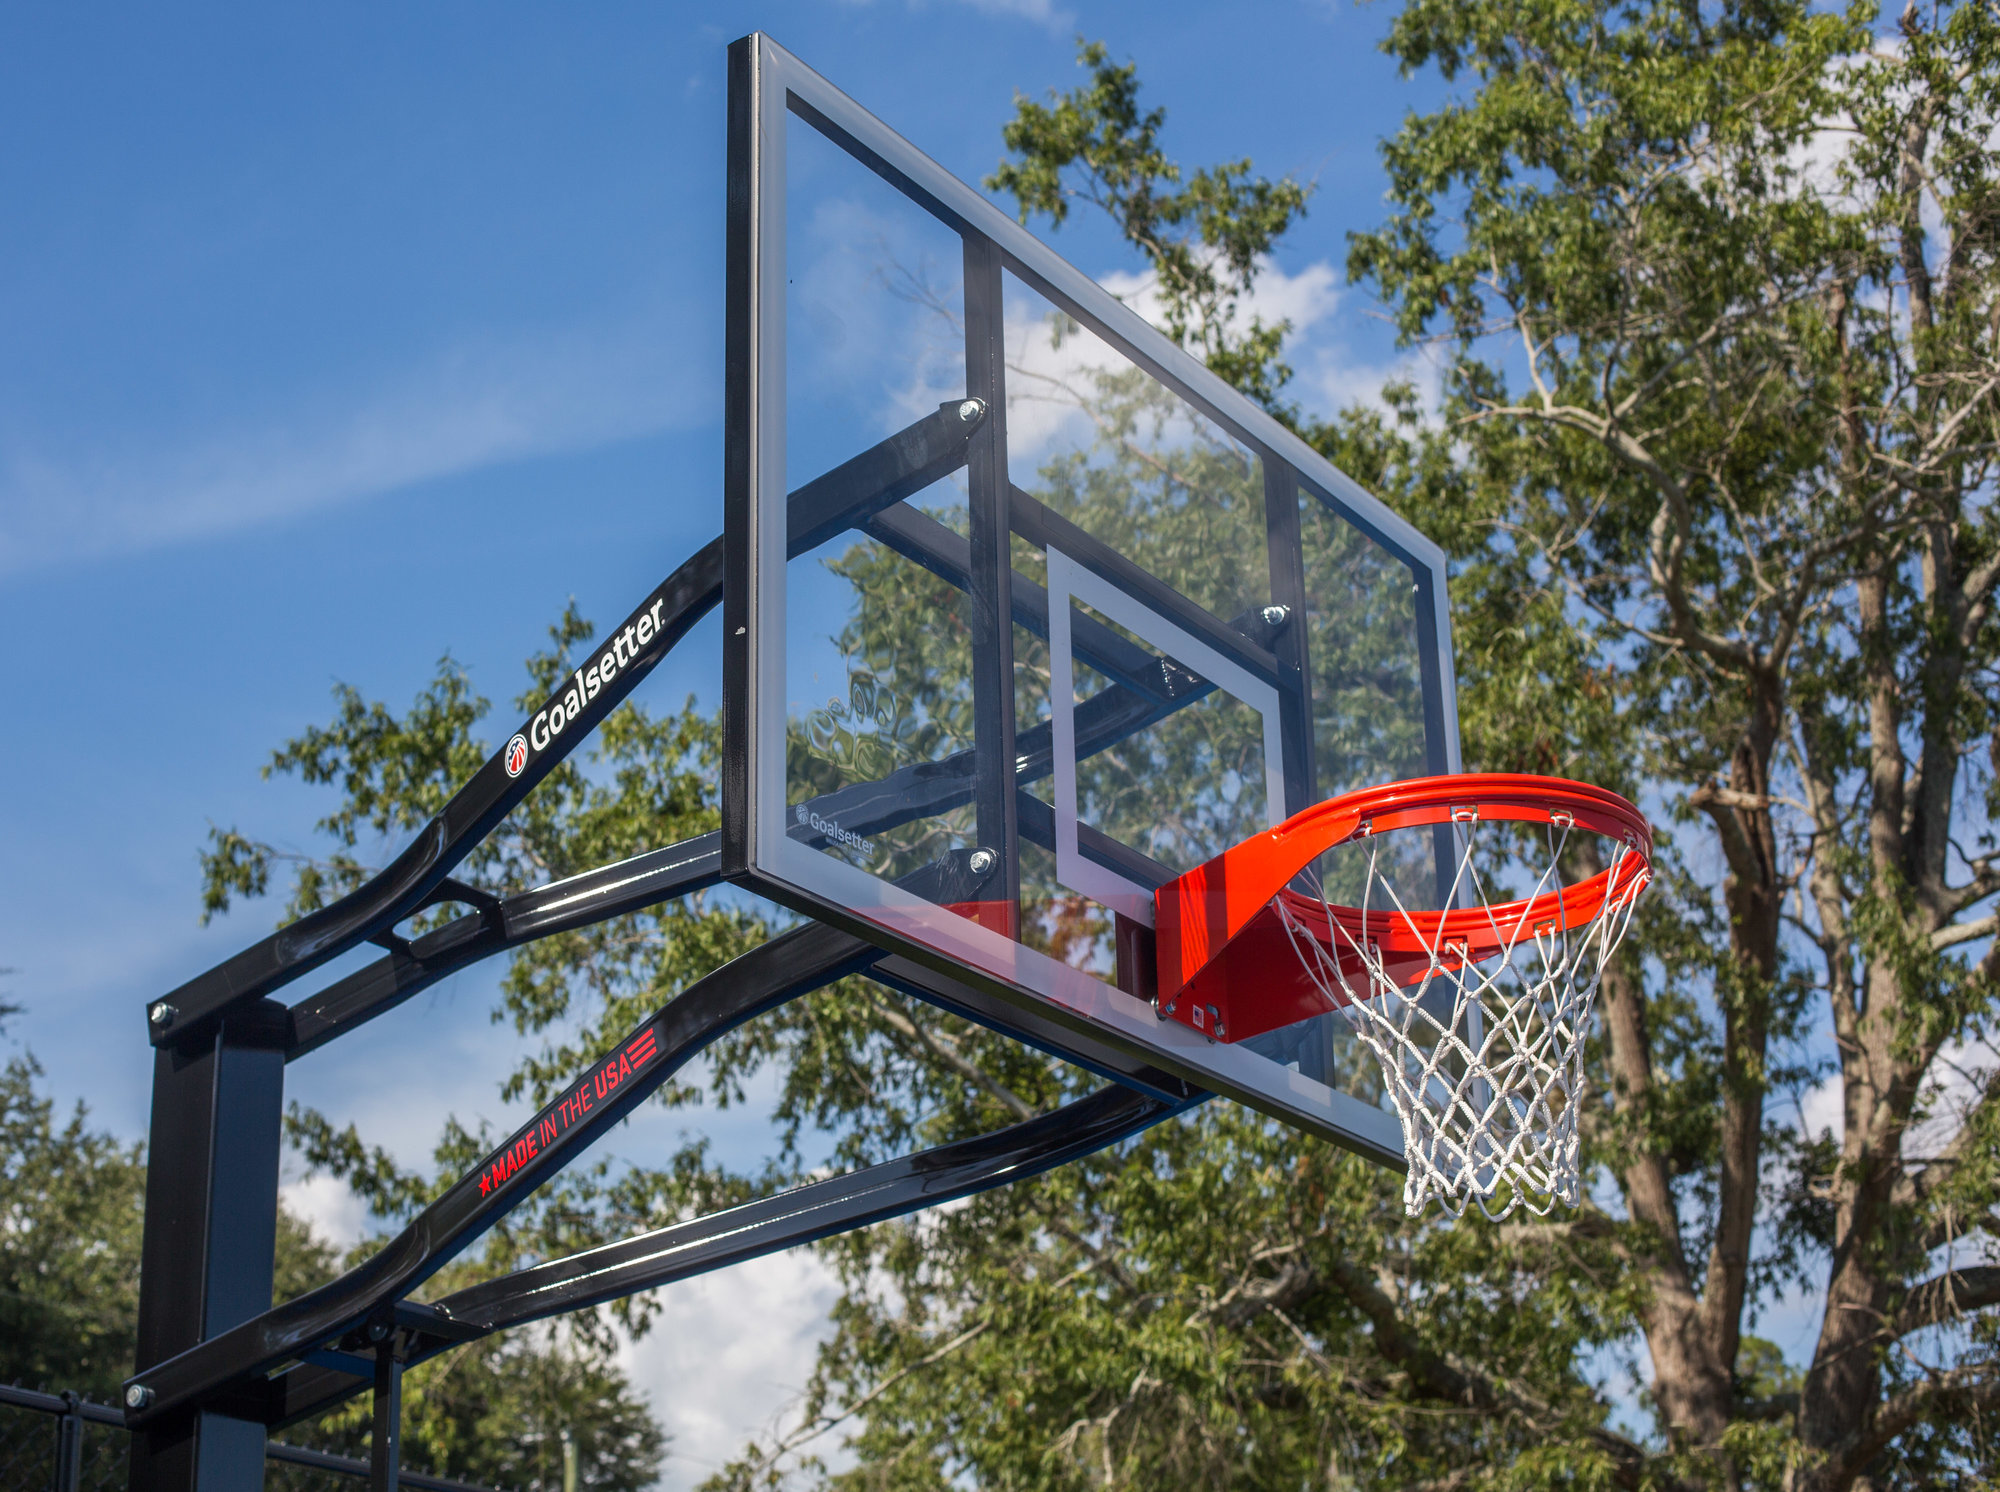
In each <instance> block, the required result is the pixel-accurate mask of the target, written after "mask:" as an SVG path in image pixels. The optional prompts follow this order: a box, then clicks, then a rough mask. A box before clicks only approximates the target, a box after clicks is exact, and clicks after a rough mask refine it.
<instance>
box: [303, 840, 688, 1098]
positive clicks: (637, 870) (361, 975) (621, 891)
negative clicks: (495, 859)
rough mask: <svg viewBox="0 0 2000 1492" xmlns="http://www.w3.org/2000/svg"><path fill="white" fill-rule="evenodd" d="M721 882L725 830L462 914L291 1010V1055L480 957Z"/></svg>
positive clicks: (307, 1049)
mask: <svg viewBox="0 0 2000 1492" xmlns="http://www.w3.org/2000/svg"><path fill="white" fill-rule="evenodd" d="M721 879H722V836H721V835H720V834H714V833H709V834H701V835H697V836H696V837H695V838H693V839H687V840H683V841H682V842H681V843H679V844H671V845H668V846H666V847H665V848H664V849H658V850H649V851H648V852H646V853H645V854H643V855H634V856H633V857H632V858H631V859H630V860H620V861H619V862H617V863H616V864H615V865H602V866H599V867H598V868H597V869H595V870H587V871H585V872H584V873H583V874H581V875H576V876H571V877H570V878H569V879H568V880H566V881H556V882H553V883H552V884H550V885H546V886H536V887H534V888H533V889H532V890H528V891H517V892H515V893H513V894H512V895H510V896H503V897H500V898H498V899H496V900H495V901H494V902H493V904H492V906H491V907H490V908H485V909H482V910H481V911H480V912H477V913H475V914H472V915H470V916H465V917H458V918H454V919H453V920H452V921H450V922H448V923H446V924H445V925H444V926H443V927H440V928H438V929H436V930H435V931H434V932H429V933H426V934H425V935H424V936H423V937H421V938H417V939H415V940H414V941H413V942H411V943H409V944H408V945H407V946H405V947H403V948H400V949H397V950H396V951H395V952H393V953H391V954H390V955H389V956H388V957H386V958H378V959H376V960H375V962H373V963H372V964H369V965H368V966H367V967H366V968H362V969H357V970H356V971H355V972H354V973H352V974H349V975H348V976H347V977H346V978H344V979H338V980H335V981H334V982H333V983H332V984H330V985H328V986H327V987H326V988H325V989H323V990H320V991H318V992H317V993H315V994H312V995H308V996H307V997H306V998H305V999H303V1000H301V1001H300V1002H299V1003H298V1004H296V1005H294V1006H292V1008H291V1012H290V1030H289V1032H288V1033H287V1034H288V1039H287V1041H286V1044H285V1060H286V1061H287V1062H291V1061H294V1060H296V1059H297V1058H300V1057H303V1056H305V1055H306V1053H308V1052H310V1051H313V1050H315V1049H317V1048H319V1047H322V1046H324V1045H326V1043H327V1042H329V1041H332V1040H333V1039H334V1038H335V1037H337V1036H342V1035H345V1034H346V1033H347V1032H349V1031H351V1030H353V1029H354V1028H355V1027H356V1026H358V1025H361V1024H362V1023H363V1022H365V1021H369V1020H373V1019H374V1018H375V1017H376V1016H378V1015H381V1014H383V1013H384V1012H386V1011H390V1010H393V1009H395V1008H396V1006H398V1005H400V1004H402V1003H403V1001H405V1000H407V999H409V998H410V996H412V995H414V994H416V993H418V992H419V991H420V990H425V989H428V988H429V987H430V986H431V985H433V984H436V983H437V982H438V981H439V980H440V979H444V978H446V977H447V976H449V975H452V974H455V973H457V972H458V971H459V970H460V969H463V968H467V967H469V966H470V965H472V964H476V963H478V962H479V961H480V960H481V959H485V958H491V957H492V956H493V955H494V954H496V953H505V952H506V951H507V950H508V949H510V948H518V947H520V946H521V945H522V944H523V943H531V942H533V941H534V940H535V939H537V938H545V937H548V936H549V935H550V934H551V933H559V932H568V931H571V930H572V929H575V928H579V927H588V926H590V925H591V924H593V923H597V922H604V921H607V920H608V919H610V918H612V917H619V916H623V915H624V914H625V913H627V912H636V911H639V910H641V909H642V908H645V907H650V906H655V905H657V904H658V903H660V902H663V901H668V900H671V899H672V898H674V897H676V896H686V895H688V894H689V893H691V892H695V891H700V890H703V889H705V888H706V887H709V886H713V885H716V884H717V883H718V882H720V881H721ZM453 899H461V898H453Z"/></svg>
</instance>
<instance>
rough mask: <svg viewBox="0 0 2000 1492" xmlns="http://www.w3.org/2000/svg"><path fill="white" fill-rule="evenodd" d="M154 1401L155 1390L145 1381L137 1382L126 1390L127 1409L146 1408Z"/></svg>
mask: <svg viewBox="0 0 2000 1492" xmlns="http://www.w3.org/2000/svg"><path fill="white" fill-rule="evenodd" d="M152 1402H153V1391H152V1390H151V1389H150V1388H148V1387H146V1385H145V1384H143V1383H135V1384H133V1385H132V1386H131V1387H130V1388H128V1389H126V1390H125V1407H126V1408H127V1409H144V1408H145V1407H146V1406H147V1405H148V1404H151V1403H152Z"/></svg>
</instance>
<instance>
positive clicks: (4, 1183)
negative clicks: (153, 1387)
mask: <svg viewBox="0 0 2000 1492" xmlns="http://www.w3.org/2000/svg"><path fill="white" fill-rule="evenodd" d="M40 1077H41V1068H40V1067H39V1066H38V1065H37V1064H36V1062H35V1060H34V1059H33V1058H32V1057H26V1056H22V1057H15V1058H12V1059H10V1060H9V1061H8V1063H7V1065H6V1067H5V1068H4V1069H0V1382H9V1383H20V1384H23V1385H25V1386H27V1387H30V1388H44V1389H48V1390H50V1391H61V1390H63V1389H74V1390H76V1391H77V1392H79V1393H87V1394H92V1395H95V1396H97V1397H99V1398H108V1397H109V1396H110V1395H111V1394H112V1393H113V1392H114V1390H115V1389H116V1388H117V1385H118V1384H119V1383H120V1382H121V1381H122V1380H123V1379H124V1378H125V1376H126V1375H127V1374H128V1373H130V1372H131V1371H132V1346H133V1340H134V1339H133V1331H134V1323H135V1322H136V1321H137V1319H138V1309H139V1284H138V1281H139V1271H138V1268H137V1264H138V1258H139V1221H140V1212H141V1206H142V1203H143V1200H144V1194H145V1185H146V1167H145V1162H144V1160H143V1159H142V1157H141V1152H140V1147H138V1146H136V1145H127V1144H121V1143H120V1142H119V1141H118V1140H117V1139H116V1138H114V1137H113V1136H111V1135H108V1134H105V1133H103V1132H101V1131H98V1130H93V1129H91V1128H90V1127H89V1125H88V1123H87V1122H86V1121H87V1118H88V1116H87V1115H86V1113H85V1111H84V1108H83V1105H82V1104H80V1103H79V1104H78V1105H77V1106H76V1108H75V1109H74V1110H73V1111H72V1112H71V1113H70V1114H69V1116H68V1117H67V1119H65V1118H63V1117H61V1116H59V1115H58V1114H57V1113H56V1106H55V1100H54V1099H52V1098H49V1097H47V1096H46V1095H44V1094H43V1093H41V1092H40V1091H39V1083H38V1081H37V1080H38V1079H39V1078H40Z"/></svg>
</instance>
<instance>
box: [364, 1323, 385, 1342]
mask: <svg viewBox="0 0 2000 1492" xmlns="http://www.w3.org/2000/svg"><path fill="white" fill-rule="evenodd" d="M387 1335H389V1328H388V1327H386V1326H384V1325H383V1324H382V1323H381V1322H380V1321H374V1322H370V1323H369V1326H368V1340H369V1341H371V1342H379V1341H381V1340H382V1338H384V1337H386V1336H387Z"/></svg>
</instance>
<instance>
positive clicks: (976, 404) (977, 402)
mask: <svg viewBox="0 0 2000 1492" xmlns="http://www.w3.org/2000/svg"><path fill="white" fill-rule="evenodd" d="M984 413H986V401H985V400H984V399H967V400H965V401H964V402H962V403H961V404H960V405H959V406H958V418H959V420H960V421H961V422H962V423H964V424H967V425H969V424H971V423H972V422H973V421H974V420H976V419H978V418H979V417H980V416H981V415H982V414H984Z"/></svg>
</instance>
